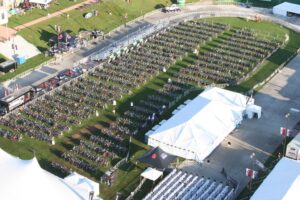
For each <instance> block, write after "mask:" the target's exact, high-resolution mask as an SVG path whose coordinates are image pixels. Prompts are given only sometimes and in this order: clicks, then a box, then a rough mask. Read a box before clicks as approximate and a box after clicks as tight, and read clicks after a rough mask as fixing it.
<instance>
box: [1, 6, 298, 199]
mask: <svg viewBox="0 0 300 200" xmlns="http://www.w3.org/2000/svg"><path fill="white" fill-rule="evenodd" d="M115 1H118V0H115ZM209 20H211V19H209ZM213 20H214V21H219V22H223V23H225V22H226V23H230V24H232V26H235V27H243V26H250V27H251V28H253V29H256V30H258V31H260V32H261V34H262V35H263V34H266V32H265V30H269V31H271V32H272V33H277V34H278V35H279V36H280V37H281V38H282V37H283V35H284V34H285V33H290V34H291V35H290V38H291V40H290V43H291V45H288V46H287V47H288V49H286V52H292V51H295V49H296V47H299V46H300V42H299V40H300V39H299V37H296V36H295V37H294V36H293V34H294V33H293V32H289V31H288V30H287V29H284V28H281V27H279V26H278V25H274V24H270V23H255V22H247V23H246V22H245V20H242V19H233V18H215V19H213ZM266 27H267V28H266ZM282 51H283V50H282ZM280 55H281V54H280ZM280 57H281V56H280ZM275 58H276V59H278V56H275ZM282 59H284V57H283V58H282ZM280 61H281V59H280V60H279V61H278V60H277V61H276V62H275V61H274V63H275V65H274V66H277V67H278V64H280V63H279V62H280ZM179 67H180V62H179V63H177V64H176V65H174V66H173V67H172V68H170V69H169V70H168V73H165V74H161V75H160V76H159V77H157V78H156V79H154V80H152V81H150V82H149V83H148V84H147V85H146V86H145V87H143V88H140V89H138V90H136V91H135V92H134V94H133V96H130V97H127V98H124V99H123V100H122V101H119V105H120V106H119V108H118V111H119V112H122V111H124V110H125V109H126V108H127V107H128V106H129V102H130V101H134V102H136V101H137V100H138V99H141V98H144V97H145V96H146V95H148V94H149V93H151V92H153V91H155V90H157V89H159V88H160V87H161V85H162V84H163V83H164V82H165V81H166V80H167V78H168V77H169V76H170V75H171V74H172V71H176V70H177V69H178V68H179ZM272 69H273V68H272ZM272 69H270V68H269V67H268V65H266V66H264V67H263V68H262V70H266V71H269V70H272ZM250 80H251V79H250ZM198 93H199V91H198V92H195V93H194V94H192V95H191V96H189V97H190V98H193V96H195V95H197V94H198ZM171 110H172V109H171ZM171 110H170V112H171ZM108 112H109V110H108ZM170 112H169V113H168V114H166V115H165V116H164V118H168V117H169V116H170ZM104 114H105V113H104ZM104 114H103V115H104ZM103 115H101V117H100V118H98V119H96V118H95V119H92V120H89V121H86V122H85V123H83V126H89V125H92V124H95V123H99V122H100V121H106V120H108V119H107V118H106V117H104V116H103ZM78 130H79V128H74V129H73V131H72V132H70V133H68V134H67V135H66V136H69V137H70V136H71V135H72V134H73V133H75V132H77V131H78ZM140 135H141V137H140V139H139V140H140V141H138V140H134V143H135V145H133V150H132V151H133V152H134V155H133V156H132V158H133V163H134V160H135V159H136V158H137V157H138V156H139V155H141V154H142V153H143V152H145V150H146V149H145V146H144V145H143V144H142V143H141V141H142V135H143V133H140ZM69 137H63V138H60V139H58V141H57V145H55V146H54V147H50V146H48V145H47V144H45V143H43V142H39V141H35V140H30V139H28V138H25V140H23V141H22V142H21V143H15V142H11V141H7V140H6V139H3V138H0V146H1V148H3V149H5V150H7V151H8V152H10V153H12V154H14V155H17V156H20V157H22V158H30V157H31V156H32V155H33V153H32V152H33V151H35V152H36V155H37V157H38V158H39V160H40V163H41V164H42V166H43V167H45V168H48V166H47V160H56V161H58V162H62V161H61V160H60V159H58V157H57V152H59V151H61V150H63V149H65V148H66V145H65V144H72V141H70V138H69ZM68 166H70V165H68ZM141 167H143V166H141V165H138V166H135V165H134V164H132V167H131V168H130V167H128V168H129V170H128V169H127V167H125V168H124V169H121V170H119V178H120V180H119V181H118V182H117V184H116V185H115V186H114V187H112V188H108V187H106V186H103V185H101V193H102V196H103V197H104V198H105V199H113V198H114V195H115V193H116V192H117V191H121V192H122V193H123V194H124V196H126V195H128V194H129V193H130V191H132V189H133V188H134V187H135V186H136V185H137V184H138V182H139V177H138V175H139V173H140V172H141V171H142V168H141ZM81 173H82V172H81ZM85 175H88V174H85ZM96 178H99V177H96ZM129 183H130V184H129Z"/></svg>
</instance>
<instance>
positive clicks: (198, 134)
mask: <svg viewBox="0 0 300 200" xmlns="http://www.w3.org/2000/svg"><path fill="white" fill-rule="evenodd" d="M249 100H250V101H249ZM249 102H251V103H253V100H251V99H249V98H248V97H246V96H244V95H242V94H239V93H235V92H231V91H228V90H224V89H220V88H210V89H207V90H205V91H204V92H202V93H201V94H200V95H199V96H198V97H196V98H195V99H193V100H192V101H190V102H188V103H187V105H186V106H184V107H182V108H181V109H180V110H179V111H178V112H176V113H175V114H174V115H173V116H172V117H171V118H170V119H169V120H167V121H166V122H165V123H163V124H162V125H160V126H159V127H158V128H157V129H156V130H154V131H150V132H148V133H147V135H146V137H147V139H148V144H149V145H151V146H153V147H157V146H159V147H160V148H162V149H163V150H164V151H166V152H168V153H170V154H173V155H177V156H180V157H183V158H186V159H192V160H196V161H199V162H201V161H203V160H204V159H205V158H206V157H207V156H208V155H210V154H211V152H212V151H213V150H214V149H215V148H216V147H217V146H218V145H219V144H220V143H221V142H222V141H223V140H224V138H225V137H226V136H227V135H228V134H229V133H230V132H232V131H233V130H234V129H235V128H236V126H237V125H238V124H239V123H240V122H241V121H242V119H243V114H244V113H245V110H246V107H247V103H249Z"/></svg>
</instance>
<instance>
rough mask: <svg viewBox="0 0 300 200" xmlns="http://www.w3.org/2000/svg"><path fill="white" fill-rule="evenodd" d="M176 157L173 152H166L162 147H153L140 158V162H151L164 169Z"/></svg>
mask: <svg viewBox="0 0 300 200" xmlns="http://www.w3.org/2000/svg"><path fill="white" fill-rule="evenodd" d="M175 158H176V156H173V155H171V154H168V153H166V152H164V151H163V150H162V149H161V148H159V147H156V148H152V149H151V150H150V151H147V152H146V153H145V154H144V155H143V156H142V157H141V158H140V159H139V161H140V162H143V163H146V164H149V165H151V166H153V167H155V168H158V169H164V168H167V167H168V166H169V164H170V163H171V162H172V161H173V160H174V159H175Z"/></svg>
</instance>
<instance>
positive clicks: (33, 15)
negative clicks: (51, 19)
mask: <svg viewBox="0 0 300 200" xmlns="http://www.w3.org/2000/svg"><path fill="white" fill-rule="evenodd" d="M83 1H84V0H77V1H76V2H75V1H72V0H56V1H55V2H52V3H51V4H50V6H49V8H47V9H38V8H34V9H32V10H29V11H27V12H26V13H25V14H24V15H21V14H19V15H13V16H12V17H10V18H9V22H8V26H9V27H12V28H13V27H16V26H18V25H21V24H24V23H27V22H30V21H32V20H35V19H38V18H40V17H43V16H46V15H47V14H48V13H54V12H56V11H59V10H62V9H64V8H66V7H70V6H72V5H74V4H78V3H80V2H83Z"/></svg>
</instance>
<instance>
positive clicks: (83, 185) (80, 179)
mask: <svg viewBox="0 0 300 200" xmlns="http://www.w3.org/2000/svg"><path fill="white" fill-rule="evenodd" d="M64 181H65V182H66V183H68V184H69V185H71V186H72V187H73V188H74V189H75V190H76V192H78V193H79V194H80V195H81V196H85V195H86V194H88V193H89V192H91V191H94V198H93V199H96V197H97V196H99V183H96V182H95V181H93V180H90V179H88V178H86V177H84V176H82V175H80V174H77V173H76V172H73V173H72V174H70V175H69V176H67V177H65V178H64Z"/></svg>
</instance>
